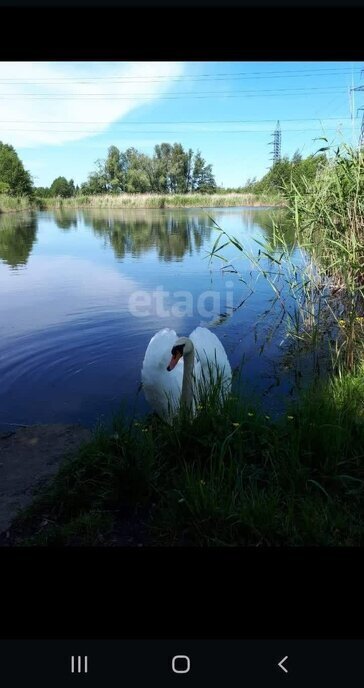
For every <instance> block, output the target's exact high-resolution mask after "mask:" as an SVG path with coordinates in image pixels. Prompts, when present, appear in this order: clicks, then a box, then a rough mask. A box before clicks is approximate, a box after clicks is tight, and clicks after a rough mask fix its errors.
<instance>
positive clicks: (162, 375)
mask: <svg viewBox="0 0 364 688" xmlns="http://www.w3.org/2000/svg"><path fill="white" fill-rule="evenodd" d="M176 339H177V334H176V333H175V331H174V330H170V329H164V330H160V331H159V332H157V334H155V335H154V337H152V339H151V340H150V342H149V344H148V347H147V350H146V352H145V356H144V361H143V367H142V384H143V391H144V394H145V398H146V400H147V402H148V404H150V406H151V407H152V409H153V410H154V411H155V412H156V413H158V415H159V416H162V417H163V418H166V419H168V418H170V417H171V416H172V415H174V414H175V413H176V411H177V409H178V407H179V404H180V398H181V391H182V378H183V360H182V359H181V360H180V361H178V363H177V365H176V366H175V368H173V370H171V371H168V370H167V365H168V363H169V362H170V360H171V350H172V347H173V346H174V344H175V342H176Z"/></svg>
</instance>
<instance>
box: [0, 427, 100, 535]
mask: <svg viewBox="0 0 364 688" xmlns="http://www.w3.org/2000/svg"><path fill="white" fill-rule="evenodd" d="M90 439H91V431H90V430H87V429H86V428H83V427H81V426H80V425H58V424H57V425H32V426H30V427H22V428H19V429H17V430H16V431H15V432H3V433H0V534H1V533H4V532H5V531H7V530H8V528H9V527H10V525H11V522H12V520H13V518H14V517H15V516H16V514H17V512H18V510H19V509H23V508H24V507H26V506H28V505H29V504H30V503H31V501H32V499H33V495H34V492H35V491H36V489H37V488H38V487H40V486H41V485H43V484H44V483H45V482H47V480H49V479H50V478H51V477H52V476H54V475H55V473H57V471H58V468H59V466H60V464H61V463H62V460H63V459H64V457H65V456H66V455H67V454H69V453H72V452H74V451H75V450H77V449H78V448H79V446H80V445H81V444H83V443H84V442H88V441H89V440H90Z"/></svg>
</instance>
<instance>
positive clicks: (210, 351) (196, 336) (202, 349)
mask: <svg viewBox="0 0 364 688" xmlns="http://www.w3.org/2000/svg"><path fill="white" fill-rule="evenodd" d="M189 338H190V339H191V340H192V341H193V345H194V347H195V351H196V355H197V359H198V361H199V364H200V365H198V364H197V365H195V374H196V381H197V382H198V380H201V382H203V381H206V382H207V383H208V384H209V383H210V381H214V382H216V380H217V379H218V376H221V380H222V385H223V388H224V391H225V392H228V391H229V390H230V386H231V366H230V363H229V359H228V357H227V355H226V351H225V349H224V347H223V345H222V344H221V342H220V339H218V337H216V335H215V334H214V333H213V332H211V331H210V330H208V329H207V327H196V329H195V330H193V332H191V334H190V336H189Z"/></svg>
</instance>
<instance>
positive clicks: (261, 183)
mask: <svg viewBox="0 0 364 688" xmlns="http://www.w3.org/2000/svg"><path fill="white" fill-rule="evenodd" d="M326 164H327V158H326V155H325V154H323V153H321V154H320V155H316V154H314V155H309V156H308V157H307V158H303V157H302V155H301V154H300V153H299V151H296V152H295V153H294V154H293V156H292V158H291V160H290V159H289V157H288V156H285V157H283V158H282V159H281V160H278V161H277V162H276V163H275V164H274V165H273V166H272V167H271V169H270V170H269V172H267V174H265V175H264V177H262V178H261V179H260V180H258V181H257V179H256V178H253V179H248V180H247V182H246V184H245V186H244V188H243V189H242V191H244V192H249V193H253V194H270V193H283V194H284V193H285V190H286V189H287V188H288V187H290V185H291V184H292V183H293V184H294V186H295V187H296V188H297V190H298V191H300V192H304V191H305V185H306V182H312V181H313V180H314V179H315V177H316V175H317V173H318V172H319V171H320V169H321V168H322V167H323V166H324V165H326Z"/></svg>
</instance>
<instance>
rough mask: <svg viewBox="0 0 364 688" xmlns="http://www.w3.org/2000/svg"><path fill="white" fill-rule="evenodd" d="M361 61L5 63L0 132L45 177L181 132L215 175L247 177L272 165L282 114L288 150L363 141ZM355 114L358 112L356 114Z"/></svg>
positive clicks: (82, 170) (226, 181) (239, 180)
mask: <svg viewBox="0 0 364 688" xmlns="http://www.w3.org/2000/svg"><path fill="white" fill-rule="evenodd" d="M362 69H364V62H362V63H359V62H354V63H352V62H184V63H182V62H151V63H145V62H136V63H125V62H99V63H95V62H67V63H61V62H26V63H21V62H15V63H6V62H2V63H0V100H1V109H0V140H1V141H3V142H5V143H10V144H12V145H13V146H14V147H15V148H16V150H17V152H18V153H19V155H20V157H21V159H22V160H23V162H24V164H25V166H26V168H27V169H29V171H30V172H31V174H32V176H33V178H34V183H35V184H36V185H37V186H43V185H47V186H48V185H50V184H51V182H52V181H53V179H54V178H55V177H57V176H59V175H63V176H65V177H66V178H67V179H70V178H73V179H74V181H75V183H76V184H80V183H81V182H83V181H85V180H86V179H87V176H88V174H89V173H90V172H91V171H93V170H94V169H95V161H96V160H97V159H104V158H105V157H106V155H107V149H108V147H109V146H110V145H116V146H118V147H119V148H120V149H121V150H125V149H126V148H128V147H130V146H134V147H135V148H137V149H138V150H141V151H143V152H144V153H147V154H152V152H153V148H154V146H155V144H157V143H161V142H163V141H167V142H170V143H174V142H176V141H177V142H180V143H182V145H183V146H184V147H185V148H192V149H193V150H194V151H196V150H197V149H199V150H200V151H201V153H202V155H203V157H204V158H205V159H206V161H207V162H209V163H212V165H213V172H214V174H215V178H216V181H217V183H218V184H219V185H220V184H223V185H224V186H237V185H241V184H244V182H245V181H246V179H247V178H248V177H258V178H259V177H261V176H262V175H263V174H265V172H266V171H267V168H268V167H269V166H270V158H271V152H272V147H271V146H269V142H271V141H272V136H271V135H272V132H273V130H274V128H275V124H276V121H277V120H279V121H280V124H281V130H282V155H289V156H291V155H292V154H293V153H294V152H295V150H297V149H298V150H299V151H300V152H301V153H302V155H304V156H306V155H308V154H310V153H313V152H315V151H316V150H317V149H318V148H319V147H320V146H321V145H322V143H321V142H319V141H317V140H316V141H315V140H314V139H315V138H317V137H320V136H323V135H326V136H327V137H328V138H329V140H330V142H332V143H338V142H340V141H346V142H348V143H353V142H355V143H356V142H357V140H358V136H359V132H360V124H361V116H362V112H357V110H358V108H360V107H363V106H364V91H361V92H360V91H359V92H356V93H355V97H354V98H353V96H352V94H350V88H351V87H352V86H354V87H358V86H364V72H363V74H362V75H361V70H362ZM352 115H354V117H352Z"/></svg>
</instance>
